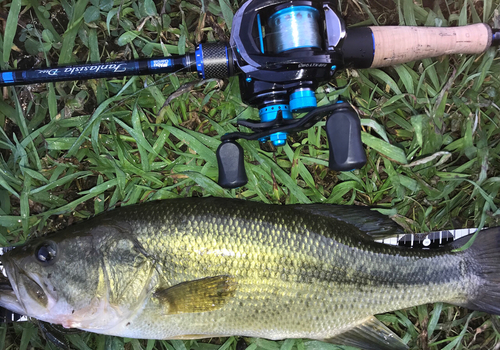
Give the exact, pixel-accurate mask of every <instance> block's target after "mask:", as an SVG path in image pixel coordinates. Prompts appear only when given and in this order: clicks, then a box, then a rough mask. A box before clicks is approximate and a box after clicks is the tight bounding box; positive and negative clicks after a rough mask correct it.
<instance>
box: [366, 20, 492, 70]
mask: <svg viewBox="0 0 500 350" xmlns="http://www.w3.org/2000/svg"><path fill="white" fill-rule="evenodd" d="M370 29H371V31H372V33H373V43H374V57H373V62H372V64H371V68H378V67H387V66H392V65H395V64H399V63H405V62H410V61H415V60H419V59H422V58H428V57H436V56H441V55H448V54H457V53H463V54H476V53H481V52H483V51H485V50H486V49H488V48H489V47H490V46H491V41H492V31H491V28H490V27H489V26H488V25H486V24H484V23H479V24H472V25H468V26H463V27H448V28H442V27H392V26H388V27H370Z"/></svg>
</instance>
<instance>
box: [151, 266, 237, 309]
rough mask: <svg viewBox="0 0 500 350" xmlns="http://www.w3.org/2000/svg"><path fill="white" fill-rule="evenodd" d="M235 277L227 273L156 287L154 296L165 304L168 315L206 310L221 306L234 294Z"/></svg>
mask: <svg viewBox="0 0 500 350" xmlns="http://www.w3.org/2000/svg"><path fill="white" fill-rule="evenodd" d="M236 289H237V283H236V281H235V278H234V277H232V276H228V275H220V276H214V277H207V278H202V279H199V280H193V281H187V282H182V283H179V284H176V285H174V286H172V287H169V288H165V289H158V290H156V292H155V293H154V297H156V298H158V300H159V301H160V302H162V303H164V304H165V307H166V310H167V311H166V312H167V314H168V315H173V314H180V313H193V312H207V311H213V310H217V309H220V308H222V307H223V306H224V305H226V304H227V302H228V301H229V300H230V299H231V298H232V297H233V296H234V293H235V292H236Z"/></svg>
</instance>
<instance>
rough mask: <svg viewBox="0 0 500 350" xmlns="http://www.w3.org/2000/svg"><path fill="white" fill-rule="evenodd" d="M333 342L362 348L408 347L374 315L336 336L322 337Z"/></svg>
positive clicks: (390, 349)
mask: <svg viewBox="0 0 500 350" xmlns="http://www.w3.org/2000/svg"><path fill="white" fill-rule="evenodd" d="M323 341H325V342H328V343H333V344H340V345H348V346H355V347H358V348H361V349H364V350H406V349H408V347H407V346H406V344H405V343H403V341H402V340H401V338H400V337H398V336H397V335H396V334H395V333H394V332H393V331H391V330H390V329H389V328H387V327H386V326H385V325H384V324H383V323H382V322H380V321H379V320H377V319H376V318H375V316H371V317H369V318H367V319H366V320H365V321H364V322H363V323H362V324H360V325H359V326H357V327H355V328H353V329H351V330H348V331H346V332H344V333H342V334H340V335H337V336H336V337H333V338H330V339H323Z"/></svg>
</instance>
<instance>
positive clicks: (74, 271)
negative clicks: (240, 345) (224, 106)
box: [0, 198, 500, 348]
mask: <svg viewBox="0 0 500 350" xmlns="http://www.w3.org/2000/svg"><path fill="white" fill-rule="evenodd" d="M339 213H340V214H339ZM344 214H345V215H344ZM374 217H375V218H377V215H375V214H374V213H373V212H371V211H369V210H368V209H367V208H346V207H336V206H330V205H287V206H279V205H266V204H262V203H256V202H251V201H241V200H231V199H219V198H188V199H176V200H165V201H157V202H149V203H145V204H140V205H135V206H128V207H122V208H120V209H115V210H112V211H110V212H107V213H105V214H103V215H99V216H97V217H95V218H93V219H91V220H88V221H86V222H84V223H80V224H77V225H74V226H70V227H68V228H66V229H65V230H63V231H60V232H57V233H54V234H51V235H48V236H47V237H43V238H39V239H36V240H33V241H30V242H28V243H27V244H25V245H23V246H20V247H16V248H15V249H13V250H11V251H9V252H8V253H7V254H6V255H4V256H3V257H2V258H1V260H2V263H3V264H4V265H5V268H6V271H7V275H8V278H9V281H10V284H11V285H12V288H13V290H12V292H10V293H8V292H0V305H1V306H4V307H6V308H9V309H11V310H13V311H15V312H18V313H22V314H26V315H28V316H31V317H34V318H37V319H40V320H43V321H47V322H51V323H58V324H62V325H63V326H64V327H72V328H80V329H84V330H88V331H91V332H96V333H102V334H110V335H117V336H123V337H130V338H148V339H192V338H207V337H215V336H230V335H240V336H249V337H263V338H268V339H284V338H310V339H318V340H329V341H332V342H338V343H350V344H355V345H356V344H357V343H353V342H349V341H348V340H347V341H346V339H344V338H345V337H344V338H342V337H343V335H346V334H353V332H354V333H355V332H357V331H359V332H358V336H359V335H360V334H361V337H363V335H366V333H367V332H368V333H370V332H371V333H377V332H378V333H379V334H383V336H384V337H387V336H388V337H394V339H395V342H396V343H398V342H400V340H399V339H396V337H395V336H394V335H393V334H392V333H390V331H388V330H387V329H385V328H384V326H383V325H382V324H381V323H379V322H378V321H376V320H375V319H374V318H373V317H372V316H373V315H375V314H379V313H384V312H388V311H393V310H398V309H403V308H408V307H411V306H415V305H419V304H424V303H434V302H439V301H441V302H448V303H453V304H457V305H463V306H468V307H471V308H473V309H478V310H485V311H489V312H493V313H499V311H500V307H499V306H500V303H496V304H495V302H497V301H498V298H499V293H498V291H497V292H496V293H490V295H489V296H485V295H484V294H486V293H488V292H490V291H491V290H495V288H496V290H498V283H497V280H498V277H499V274H498V268H497V265H498V260H500V259H499V257H498V255H499V254H500V253H498V252H496V251H498V245H499V244H500V243H499V241H500V239H499V238H498V232H497V231H498V230H496V229H490V230H487V231H486V232H483V233H481V234H480V235H479V236H478V238H477V239H476V242H475V243H474V244H473V245H472V246H471V248H469V249H465V250H463V251H459V252H454V251H452V248H454V247H456V245H455V246H450V247H448V248H445V249H440V250H431V251H429V250H416V249H405V248H401V247H393V246H387V245H383V244H380V243H375V242H374V241H373V237H371V236H369V235H367V234H366V233H365V232H364V231H366V230H364V227H367V226H366V225H367V221H370V218H374ZM372 223H373V224H374V225H376V224H377V222H372ZM368 224H369V222H368ZM385 227H389V228H388V230H390V229H393V227H392V228H391V227H390V225H387V223H383V224H382V226H381V228H380V231H384V229H385ZM461 244H463V242H462V243H461ZM494 249H495V251H494ZM495 279H496V280H495ZM368 324H369V326H368V327H367V328H366V325H368ZM363 327H365V329H364V330H363ZM349 332H351V333H349ZM366 342H367V341H364V342H363V341H361V342H360V343H358V344H357V345H360V344H361V345H360V346H363V344H364V343H366ZM389 343H390V341H389V342H388V344H389ZM389 345H390V344H389ZM365 348H369V347H365Z"/></svg>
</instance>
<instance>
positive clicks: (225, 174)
mask: <svg viewBox="0 0 500 350" xmlns="http://www.w3.org/2000/svg"><path fill="white" fill-rule="evenodd" d="M216 156H217V164H218V165H219V181H218V183H219V185H221V186H222V187H224V188H237V187H241V186H243V185H245V184H246V183H247V182H248V178H247V174H246V172H245V162H244V160H243V148H242V147H241V145H240V144H239V143H237V142H236V141H233V140H225V141H222V143H221V144H220V146H219V148H217V152H216Z"/></svg>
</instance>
